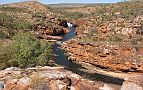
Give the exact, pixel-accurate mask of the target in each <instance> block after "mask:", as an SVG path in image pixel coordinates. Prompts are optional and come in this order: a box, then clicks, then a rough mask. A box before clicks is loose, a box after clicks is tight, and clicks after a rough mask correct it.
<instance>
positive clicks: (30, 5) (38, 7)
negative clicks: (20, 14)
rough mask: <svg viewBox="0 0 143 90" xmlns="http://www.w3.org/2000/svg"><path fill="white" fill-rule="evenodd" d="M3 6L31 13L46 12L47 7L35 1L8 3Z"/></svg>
mask: <svg viewBox="0 0 143 90" xmlns="http://www.w3.org/2000/svg"><path fill="white" fill-rule="evenodd" d="M3 6H8V7H17V8H25V9H28V10H29V11H32V12H39V11H40V12H46V11H47V9H48V7H47V6H45V5H44V4H42V3H40V2H37V1H25V2H17V3H10V4H4V5H3Z"/></svg>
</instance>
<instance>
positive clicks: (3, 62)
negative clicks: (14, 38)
mask: <svg viewBox="0 0 143 90" xmlns="http://www.w3.org/2000/svg"><path fill="white" fill-rule="evenodd" d="M10 53H11V52H10V49H9V48H8V47H7V46H0V69H4V68H7V67H8V66H9V63H8V61H9V60H10V59H11V55H10Z"/></svg>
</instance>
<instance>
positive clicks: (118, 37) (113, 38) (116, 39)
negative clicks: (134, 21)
mask: <svg viewBox="0 0 143 90" xmlns="http://www.w3.org/2000/svg"><path fill="white" fill-rule="evenodd" d="M122 37H123V35H118V34H115V35H112V36H110V37H109V38H108V41H114V42H122V41H123V39H122Z"/></svg>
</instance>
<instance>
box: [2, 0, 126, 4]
mask: <svg viewBox="0 0 143 90" xmlns="http://www.w3.org/2000/svg"><path fill="white" fill-rule="evenodd" d="M22 1H28V0H0V4H6V3H12V2H22ZM29 1H30V0H29ZM35 1H36V0H35ZM37 1H39V2H42V3H44V4H58V3H116V2H121V1H123V0H37Z"/></svg>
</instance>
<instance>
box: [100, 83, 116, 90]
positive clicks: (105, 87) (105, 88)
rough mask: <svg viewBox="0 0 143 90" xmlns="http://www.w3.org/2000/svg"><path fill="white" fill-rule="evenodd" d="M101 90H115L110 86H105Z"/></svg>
mask: <svg viewBox="0 0 143 90" xmlns="http://www.w3.org/2000/svg"><path fill="white" fill-rule="evenodd" d="M100 90H114V89H113V88H111V87H110V86H108V85H107V84H104V86H103V87H100Z"/></svg>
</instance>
